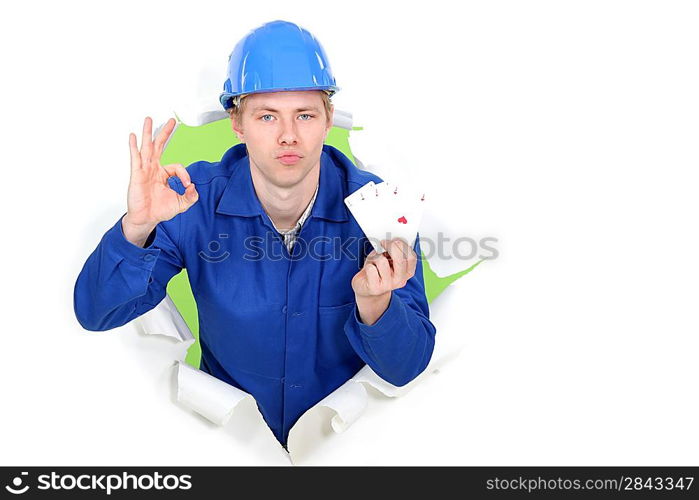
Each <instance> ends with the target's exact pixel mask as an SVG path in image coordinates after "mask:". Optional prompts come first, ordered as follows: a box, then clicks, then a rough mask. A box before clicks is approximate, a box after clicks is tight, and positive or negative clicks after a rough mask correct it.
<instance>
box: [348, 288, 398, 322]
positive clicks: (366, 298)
mask: <svg viewBox="0 0 699 500" xmlns="http://www.w3.org/2000/svg"><path fill="white" fill-rule="evenodd" d="M355 301H356V302H357V309H358V311H359V319H361V320H362V323H364V324H365V325H367V326H371V325H373V324H374V323H376V322H377V321H378V319H379V318H380V317H381V315H382V314H383V313H384V312H385V311H386V309H388V305H389V304H390V302H391V292H390V291H389V292H386V293H384V294H381V295H356V294H355Z"/></svg>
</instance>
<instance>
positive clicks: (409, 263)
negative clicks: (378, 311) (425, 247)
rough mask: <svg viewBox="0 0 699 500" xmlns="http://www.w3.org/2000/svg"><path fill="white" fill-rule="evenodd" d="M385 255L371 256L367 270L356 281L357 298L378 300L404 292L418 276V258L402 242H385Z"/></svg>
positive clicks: (355, 278) (369, 256) (363, 269)
mask: <svg viewBox="0 0 699 500" xmlns="http://www.w3.org/2000/svg"><path fill="white" fill-rule="evenodd" d="M381 246H382V247H383V248H384V249H386V251H385V252H384V253H377V252H376V250H372V252H371V253H370V254H369V255H367V257H366V259H365V261H364V267H363V268H362V269H361V270H360V271H359V272H358V273H357V274H355V276H354V278H352V289H353V290H354V293H355V295H356V296H357V297H375V296H381V295H384V294H386V293H390V292H391V291H392V290H395V289H396V288H402V287H404V286H405V285H406V283H407V282H408V280H409V279H410V278H412V277H413V276H414V275H415V269H416V267H417V255H416V254H415V251H414V250H413V249H412V247H410V246H408V244H407V243H406V242H405V241H404V240H402V239H401V238H394V239H392V240H382V241H381Z"/></svg>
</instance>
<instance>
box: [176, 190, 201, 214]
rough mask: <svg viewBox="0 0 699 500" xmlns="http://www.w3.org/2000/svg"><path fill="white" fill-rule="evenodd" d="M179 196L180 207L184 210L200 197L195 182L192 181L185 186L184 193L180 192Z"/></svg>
mask: <svg viewBox="0 0 699 500" xmlns="http://www.w3.org/2000/svg"><path fill="white" fill-rule="evenodd" d="M177 197H178V198H179V202H180V207H182V210H181V211H182V212H184V211H185V210H187V209H188V208H189V207H191V206H192V205H194V204H195V203H196V202H197V200H198V199H199V192H198V191H197V189H196V187H194V183H192V184H190V185H189V186H187V187H186V188H185V190H184V194H178V195H177Z"/></svg>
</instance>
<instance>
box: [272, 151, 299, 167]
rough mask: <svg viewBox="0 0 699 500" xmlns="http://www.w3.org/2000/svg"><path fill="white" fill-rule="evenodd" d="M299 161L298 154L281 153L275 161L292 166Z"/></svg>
mask: <svg viewBox="0 0 699 500" xmlns="http://www.w3.org/2000/svg"><path fill="white" fill-rule="evenodd" d="M300 159H301V155H299V154H298V153H282V154H281V155H279V156H277V160H279V161H280V162H281V163H283V164H284V165H293V164H294V163H297V162H298V161H299V160H300Z"/></svg>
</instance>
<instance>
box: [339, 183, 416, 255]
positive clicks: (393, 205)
mask: <svg viewBox="0 0 699 500" xmlns="http://www.w3.org/2000/svg"><path fill="white" fill-rule="evenodd" d="M364 187H366V186H364ZM364 187H362V188H361V189H364ZM353 194H354V193H353ZM348 198H350V197H348ZM345 202H346V204H347V206H348V208H349V209H350V211H351V212H352V215H353V216H354V218H355V219H356V220H357V222H358V223H359V225H360V227H361V228H362V231H364V234H365V235H366V236H367V238H368V239H369V241H370V242H371V244H372V246H373V247H374V250H376V252H377V253H383V252H384V251H385V249H384V248H383V247H382V246H381V243H380V242H381V240H388V239H393V238H402V239H403V240H405V241H406V242H407V243H408V245H410V246H411V247H412V246H413V245H414V244H415V238H416V237H417V232H418V228H419V226H420V221H421V219H422V213H423V210H424V204H425V195H424V193H421V192H420V191H419V190H417V189H415V188H414V187H412V186H409V185H401V186H399V185H397V184H393V183H391V182H388V181H384V182H381V183H379V184H376V185H375V186H373V187H369V188H367V189H366V190H365V191H362V192H361V194H360V195H359V196H357V197H355V198H353V199H352V200H348V199H346V200H345Z"/></svg>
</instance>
